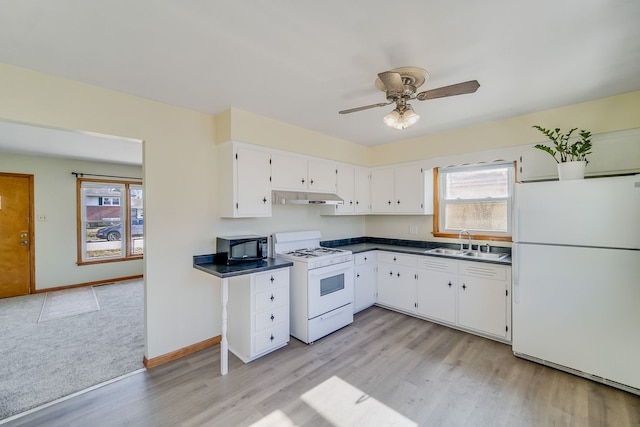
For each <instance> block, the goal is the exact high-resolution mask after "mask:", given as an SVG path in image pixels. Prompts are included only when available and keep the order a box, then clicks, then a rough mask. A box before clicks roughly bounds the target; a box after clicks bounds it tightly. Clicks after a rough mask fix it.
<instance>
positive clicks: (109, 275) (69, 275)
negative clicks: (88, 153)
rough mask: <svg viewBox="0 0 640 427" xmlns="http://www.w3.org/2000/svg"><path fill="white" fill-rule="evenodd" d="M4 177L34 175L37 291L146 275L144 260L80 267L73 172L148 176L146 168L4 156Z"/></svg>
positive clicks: (1, 161) (0, 157)
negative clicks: (145, 171) (9, 174)
mask: <svg viewBox="0 0 640 427" xmlns="http://www.w3.org/2000/svg"><path fill="white" fill-rule="evenodd" d="M0 172H13V173H24V174H30V175H33V176H34V184H33V186H34V211H35V216H36V218H38V216H40V215H44V216H46V218H47V220H46V221H38V220H36V222H35V236H34V237H35V250H36V252H35V259H36V277H35V284H36V289H38V290H43V289H47V288H55V287H58V286H68V285H75V284H80V283H89V282H95V281H99V280H109V279H114V278H118V277H129V276H137V275H140V274H142V271H143V270H142V260H134V261H124V262H116V263H106V264H94V265H83V266H78V265H76V261H77V256H76V247H77V239H76V234H77V233H76V221H77V214H76V212H77V210H76V178H75V177H74V176H73V175H71V172H85V173H95V174H101V175H118V176H134V177H142V167H140V166H127V165H113V164H109V163H99V162H88V161H83V160H71V159H60V158H53V157H40V156H28V155H21V154H9V153H0Z"/></svg>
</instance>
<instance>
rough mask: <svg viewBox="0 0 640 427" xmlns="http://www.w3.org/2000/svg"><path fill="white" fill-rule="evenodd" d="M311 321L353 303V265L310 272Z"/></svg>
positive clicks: (336, 266)
mask: <svg viewBox="0 0 640 427" xmlns="http://www.w3.org/2000/svg"><path fill="white" fill-rule="evenodd" d="M308 275H309V277H308V279H309V280H308V285H309V319H313V318H314V317H317V316H320V315H321V314H324V313H327V312H329V311H331V310H335V309H336V308H338V307H342V306H344V305H347V304H349V303H353V286H354V278H353V264H352V263H350V262H348V263H342V264H335V265H329V266H326V267H321V268H316V269H314V270H309V272H308Z"/></svg>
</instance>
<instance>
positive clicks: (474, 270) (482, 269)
mask: <svg viewBox="0 0 640 427" xmlns="http://www.w3.org/2000/svg"><path fill="white" fill-rule="evenodd" d="M458 272H459V277H458V325H460V326H462V327H464V328H469V329H473V330H474V331H478V332H480V333H482V334H486V335H491V336H495V337H497V338H500V339H502V340H507V341H511V267H509V266H501V265H492V264H483V263H477V262H469V261H460V265H459V270H458Z"/></svg>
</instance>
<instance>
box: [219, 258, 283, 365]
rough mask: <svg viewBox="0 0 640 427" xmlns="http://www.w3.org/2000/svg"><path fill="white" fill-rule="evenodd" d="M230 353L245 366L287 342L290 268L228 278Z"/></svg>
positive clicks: (228, 335)
mask: <svg viewBox="0 0 640 427" xmlns="http://www.w3.org/2000/svg"><path fill="white" fill-rule="evenodd" d="M227 310H228V313H229V315H228V331H227V337H228V340H229V350H231V351H232V352H233V354H235V355H236V356H238V357H239V358H240V360H242V361H243V362H245V363H248V362H250V361H252V360H255V359H257V358H258V357H261V356H263V355H265V354H267V353H270V352H272V351H274V350H276V349H278V348H280V347H283V346H285V345H286V344H287V343H288V342H289V268H288V267H287V268H281V269H277V270H271V271H267V272H264V273H255V274H249V275H245V276H238V277H234V278H231V279H229V303H228V305H227Z"/></svg>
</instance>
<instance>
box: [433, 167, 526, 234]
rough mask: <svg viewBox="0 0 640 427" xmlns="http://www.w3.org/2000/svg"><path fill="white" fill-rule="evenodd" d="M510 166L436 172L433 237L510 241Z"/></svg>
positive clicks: (437, 170)
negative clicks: (464, 232)
mask: <svg viewBox="0 0 640 427" xmlns="http://www.w3.org/2000/svg"><path fill="white" fill-rule="evenodd" d="M514 174H515V165H514V164H513V163H512V162H495V163H490V164H482V165H472V166H458V167H447V168H437V169H436V173H435V177H436V179H435V183H436V184H435V185H436V190H437V191H435V198H436V200H435V203H436V209H435V214H434V216H433V222H434V224H433V235H434V236H436V237H458V234H459V233H460V231H461V230H468V231H469V232H471V233H472V234H473V236H474V238H475V239H482V240H501V241H511V206H512V200H513V184H514V181H515V175H514Z"/></svg>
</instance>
